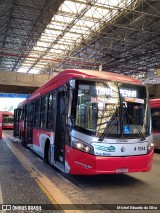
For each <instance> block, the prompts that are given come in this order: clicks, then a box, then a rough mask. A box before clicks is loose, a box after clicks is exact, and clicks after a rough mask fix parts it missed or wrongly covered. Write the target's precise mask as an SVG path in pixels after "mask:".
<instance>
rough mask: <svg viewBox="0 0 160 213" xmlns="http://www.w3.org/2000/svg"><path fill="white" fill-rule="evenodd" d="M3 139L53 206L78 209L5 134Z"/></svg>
mask: <svg viewBox="0 0 160 213" xmlns="http://www.w3.org/2000/svg"><path fill="white" fill-rule="evenodd" d="M3 139H4V141H5V142H6V144H7V145H8V146H9V148H10V149H11V151H12V152H13V153H14V155H15V156H16V158H17V159H18V160H19V161H20V162H21V163H22V165H23V166H24V167H25V168H26V170H27V171H28V172H29V173H30V174H31V175H32V177H33V178H34V179H35V181H36V182H37V184H38V185H39V187H40V188H41V190H42V191H43V192H44V193H45V194H46V196H47V197H48V199H49V200H50V201H51V203H52V204H53V205H55V204H58V205H59V206H61V204H62V209H63V204H71V205H73V208H76V206H74V204H73V203H72V202H71V201H70V199H69V198H67V197H66V196H65V195H64V194H63V192H62V191H60V190H59V189H58V188H57V187H56V186H55V185H54V183H52V182H51V181H50V180H49V179H48V178H47V177H46V176H45V175H44V174H43V173H41V172H40V171H39V170H38V169H37V168H36V167H35V166H34V165H33V164H32V163H31V162H30V161H29V160H28V159H27V158H26V157H25V156H24V155H23V154H22V153H21V152H20V151H19V150H18V149H17V148H16V147H15V146H14V145H13V144H12V143H11V142H10V141H9V140H8V139H7V138H6V136H5V134H3ZM63 211H64V212H66V213H81V211H80V210H63Z"/></svg>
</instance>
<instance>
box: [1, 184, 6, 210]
mask: <svg viewBox="0 0 160 213" xmlns="http://www.w3.org/2000/svg"><path fill="white" fill-rule="evenodd" d="M1 204H3V196H2V188H1V184H0V205H1ZM1 212H2V213H5V212H6V211H4V210H1Z"/></svg>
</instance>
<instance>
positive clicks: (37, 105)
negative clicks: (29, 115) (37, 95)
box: [34, 99, 40, 127]
mask: <svg viewBox="0 0 160 213" xmlns="http://www.w3.org/2000/svg"><path fill="white" fill-rule="evenodd" d="M39 124H40V99H38V100H36V101H35V120H34V125H35V126H36V127H39Z"/></svg>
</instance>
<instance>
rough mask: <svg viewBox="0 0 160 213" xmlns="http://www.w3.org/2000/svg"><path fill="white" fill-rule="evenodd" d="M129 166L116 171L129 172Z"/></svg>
mask: <svg viewBox="0 0 160 213" xmlns="http://www.w3.org/2000/svg"><path fill="white" fill-rule="evenodd" d="M127 172H128V168H122V169H116V173H127Z"/></svg>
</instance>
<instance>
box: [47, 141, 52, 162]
mask: <svg viewBox="0 0 160 213" xmlns="http://www.w3.org/2000/svg"><path fill="white" fill-rule="evenodd" d="M47 163H48V164H49V165H51V145H50V144H49V146H48V150H47Z"/></svg>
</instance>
